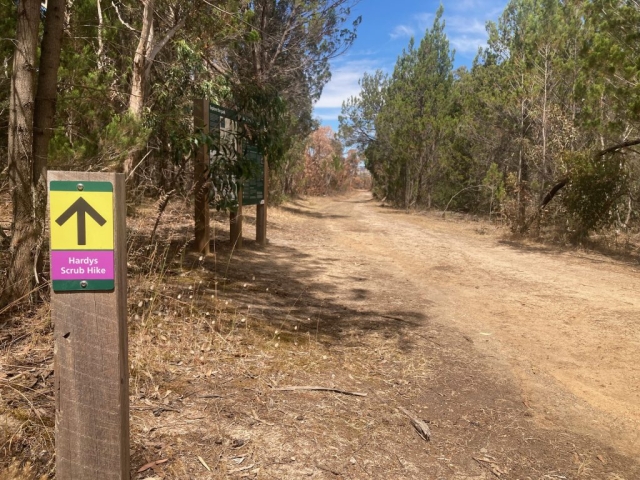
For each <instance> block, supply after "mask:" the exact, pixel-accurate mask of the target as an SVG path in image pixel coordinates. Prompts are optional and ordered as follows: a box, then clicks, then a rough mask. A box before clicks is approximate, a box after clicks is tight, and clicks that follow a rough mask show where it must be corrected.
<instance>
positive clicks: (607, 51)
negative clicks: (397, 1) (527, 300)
mask: <svg viewBox="0 0 640 480" xmlns="http://www.w3.org/2000/svg"><path fill="white" fill-rule="evenodd" d="M639 23H640V7H638V5H637V3H636V2H631V1H625V0H591V1H576V2H564V1H560V0H511V1H510V2H509V3H508V4H507V6H506V8H505V10H504V12H503V14H502V15H501V17H500V18H499V20H498V21H497V22H496V23H489V24H488V25H487V32H488V36H489V40H488V46H487V48H485V49H481V50H480V51H479V53H478V55H477V57H476V60H475V61H474V63H473V66H472V67H471V68H469V69H466V68H460V69H458V70H454V67H453V55H454V53H453V52H452V51H451V49H450V48H449V43H448V41H447V38H446V35H445V33H444V19H443V11H442V8H440V9H439V10H438V12H437V14H436V16H435V20H434V23H433V26H432V27H431V28H430V29H428V30H427V31H426V32H425V34H424V37H423V38H422V40H421V41H420V43H419V44H418V45H417V46H416V43H415V42H414V40H413V39H412V40H411V41H410V43H409V45H408V47H407V48H406V49H405V51H404V52H403V53H402V55H400V57H399V58H398V60H397V63H396V66H395V69H394V71H393V73H392V74H391V75H389V76H385V75H384V74H382V73H381V72H378V73H376V74H375V75H373V76H369V75H365V76H364V77H363V78H362V81H361V87H362V89H361V93H360V95H359V96H358V97H355V98H351V99H349V100H348V101H346V102H345V103H344V104H343V113H342V116H341V117H340V123H341V128H340V134H341V136H342V137H343V138H344V139H345V140H346V142H347V144H349V145H356V146H357V147H358V148H359V150H360V151H361V152H362V153H363V154H364V156H365V157H366V165H367V168H368V169H369V170H370V171H371V173H372V175H373V178H374V188H375V189H376V192H377V194H378V195H379V196H381V197H386V198H387V200H388V201H391V202H393V203H395V204H397V205H399V206H403V207H412V206H421V207H431V206H435V207H438V208H446V207H447V206H448V208H449V209H458V210H464V211H470V212H477V213H489V212H491V213H498V214H500V216H501V217H502V218H503V219H505V220H506V221H508V222H510V224H511V225H512V226H513V228H514V230H518V231H521V232H524V231H528V230H532V231H533V232H538V231H539V229H540V228H541V227H545V226H548V225H553V226H555V227H556V228H558V229H560V230H561V231H563V232H565V233H571V234H573V235H574V236H575V237H577V238H580V237H582V236H584V235H586V234H587V233H588V232H589V231H593V230H594V229H598V228H602V227H607V226H611V225H614V224H617V226H619V227H625V228H627V227H628V226H629V225H630V223H633V221H634V220H635V223H636V224H637V221H638V214H637V212H636V209H637V206H638V199H639V198H638V191H639V189H640V176H639V175H638V173H639V172H638V154H637V153H636V152H635V151H634V150H633V148H632V145H624V146H623V147H621V148H611V147H614V146H616V145H619V144H623V143H625V142H626V143H629V140H633V139H635V138H637V137H638V136H640V134H639V133H638V127H639V120H640V88H639V85H640V84H639V79H640V70H639V67H638V65H640V62H639V59H640V36H639V35H638V33H637V25H638V24H639ZM631 143H632V142H631Z"/></svg>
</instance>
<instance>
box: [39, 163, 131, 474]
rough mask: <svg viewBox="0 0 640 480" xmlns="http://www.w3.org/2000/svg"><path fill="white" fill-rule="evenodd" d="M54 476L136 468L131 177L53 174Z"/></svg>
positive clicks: (122, 471)
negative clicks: (130, 349)
mask: <svg viewBox="0 0 640 480" xmlns="http://www.w3.org/2000/svg"><path fill="white" fill-rule="evenodd" d="M47 184H48V186H49V211H50V227H51V280H52V281H51V283H52V293H51V319H52V321H53V324H54V365H55V367H54V370H55V388H54V391H55V396H56V401H55V404H56V419H55V439H56V442H55V447H56V478H58V479H60V480H66V479H74V480H85V479H86V480H96V479H99V480H102V479H105V480H107V479H109V480H112V479H113V480H125V479H129V478H130V473H129V365H128V357H127V259H126V255H127V245H126V231H125V228H126V226H125V223H126V207H125V199H126V192H125V179H124V175H123V174H112V173H81V172H49V173H48V178H47Z"/></svg>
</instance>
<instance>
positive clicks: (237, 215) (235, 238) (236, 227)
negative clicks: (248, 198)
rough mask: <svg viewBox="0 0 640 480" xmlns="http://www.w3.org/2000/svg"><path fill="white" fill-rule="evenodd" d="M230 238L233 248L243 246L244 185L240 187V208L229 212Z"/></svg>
mask: <svg viewBox="0 0 640 480" xmlns="http://www.w3.org/2000/svg"><path fill="white" fill-rule="evenodd" d="M229 239H230V241H231V247H232V248H236V249H237V248H242V187H238V209H237V210H235V211H233V210H232V211H231V212H229Z"/></svg>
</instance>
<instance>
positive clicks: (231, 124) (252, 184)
mask: <svg viewBox="0 0 640 480" xmlns="http://www.w3.org/2000/svg"><path fill="white" fill-rule="evenodd" d="M243 123H251V120H250V119H249V118H247V117H245V116H243V115H241V114H239V113H238V112H236V111H235V110H230V109H228V108H224V107H221V106H219V105H216V104H214V103H209V133H210V134H211V135H215V136H217V138H218V139H219V140H218V141H219V143H220V144H221V145H219V148H218V152H219V151H221V150H222V149H223V146H222V144H223V143H225V144H226V146H227V148H229V145H232V148H234V149H238V150H239V146H240V145H242V144H244V145H245V147H244V149H243V150H244V155H245V159H246V160H248V161H250V162H251V163H252V166H251V173H252V176H251V178H246V179H243V182H242V203H243V205H260V204H262V203H263V202H264V159H263V157H262V155H261V154H260V153H259V152H258V148H257V147H256V146H254V145H250V144H247V143H246V139H243V140H242V141H241V139H240V138H238V137H239V135H238V131H239V130H240V129H241V128H242V124H243ZM216 153H217V152H213V151H212V152H211V153H210V160H211V161H212V162H215V161H216Z"/></svg>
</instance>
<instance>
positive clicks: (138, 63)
mask: <svg viewBox="0 0 640 480" xmlns="http://www.w3.org/2000/svg"><path fill="white" fill-rule="evenodd" d="M154 10H155V0H146V1H144V11H143V13H142V31H141V32H140V40H139V41H138V47H137V48H136V53H135V55H134V57H133V65H132V70H133V73H132V76H131V92H130V94H129V114H130V115H131V116H133V117H134V118H135V119H136V120H140V118H141V117H142V111H143V108H144V97H145V84H146V72H147V55H148V54H149V50H150V49H151V43H152V42H153V14H154ZM134 160H135V155H134V154H130V155H129V156H128V157H127V158H126V159H125V161H124V173H125V175H126V176H127V177H128V176H129V173H131V170H132V169H133V163H134Z"/></svg>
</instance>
